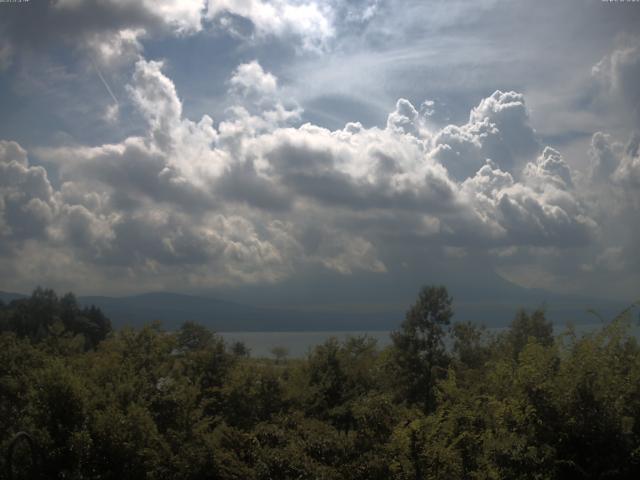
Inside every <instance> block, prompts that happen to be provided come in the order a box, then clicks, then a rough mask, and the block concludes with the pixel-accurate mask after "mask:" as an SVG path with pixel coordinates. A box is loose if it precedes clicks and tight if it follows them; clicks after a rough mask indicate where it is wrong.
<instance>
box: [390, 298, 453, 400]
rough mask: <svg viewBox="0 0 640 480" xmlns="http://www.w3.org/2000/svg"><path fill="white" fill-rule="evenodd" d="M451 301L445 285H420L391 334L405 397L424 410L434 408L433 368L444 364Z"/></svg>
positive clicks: (398, 373)
mask: <svg viewBox="0 0 640 480" xmlns="http://www.w3.org/2000/svg"><path fill="white" fill-rule="evenodd" d="M452 302H453V299H452V298H451V297H450V296H449V294H448V292H447V289H446V288H445V287H443V286H427V287H423V288H422V290H421V291H420V294H419V295H418V299H417V301H416V303H415V304H414V305H413V306H412V307H411V308H410V309H409V311H408V312H407V315H406V318H405V320H404V322H402V325H401V328H402V329H401V330H400V331H397V332H393V333H392V334H391V339H392V341H393V347H394V348H393V357H394V367H395V369H396V373H397V378H398V381H399V383H400V387H401V389H402V390H403V391H404V392H403V393H404V394H405V398H406V400H407V401H408V402H409V403H410V404H419V405H421V406H422V407H423V408H424V410H425V411H427V412H429V411H432V410H433V409H434V407H435V391H434V387H435V381H436V371H437V369H438V368H444V367H445V366H446V364H447V354H446V351H445V348H444V342H443V338H444V335H445V331H444V327H445V326H447V325H449V322H450V320H451V317H452V316H453V310H452V308H451V304H452Z"/></svg>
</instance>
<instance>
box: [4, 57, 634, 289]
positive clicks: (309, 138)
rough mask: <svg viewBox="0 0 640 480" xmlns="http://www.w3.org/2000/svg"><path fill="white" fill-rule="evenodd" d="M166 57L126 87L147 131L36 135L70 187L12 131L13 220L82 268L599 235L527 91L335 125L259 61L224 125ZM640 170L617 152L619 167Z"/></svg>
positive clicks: (236, 89) (243, 263) (9, 215)
mask: <svg viewBox="0 0 640 480" xmlns="http://www.w3.org/2000/svg"><path fill="white" fill-rule="evenodd" d="M163 68H164V64H163V63H162V62H158V61H147V60H145V59H140V60H138V61H137V62H136V65H135V68H134V71H133V74H132V77H131V81H130V83H129V85H128V87H127V91H128V93H129V96H130V98H131V99H132V102H133V105H135V107H136V109H137V110H138V113H139V114H140V116H141V118H142V119H144V121H145V122H146V125H147V127H146V133H145V134H144V135H142V136H132V137H128V138H125V139H123V140H122V141H120V142H116V143H112V144H103V145H98V146H77V145H76V146H72V145H68V146H62V147H55V148H40V149H38V150H37V153H38V156H39V157H40V158H42V159H44V160H46V161H47V162H51V163H53V164H55V165H56V166H57V175H58V176H59V179H60V187H59V188H58V189H57V190H56V189H54V188H53V187H52V186H51V184H50V183H49V182H48V180H47V175H46V170H45V169H44V168H43V167H39V166H38V167H34V166H29V162H28V159H27V154H26V152H25V151H24V150H23V149H22V148H21V147H20V146H19V145H17V144H16V143H15V142H3V143H2V144H1V145H2V147H1V148H0V153H2V158H3V159H4V160H3V163H2V164H1V165H3V166H4V165H11V166H12V167H11V168H13V169H14V170H15V172H18V173H12V175H18V177H17V178H19V179H20V180H19V181H18V182H15V181H14V182H11V186H4V187H3V188H4V189H3V197H2V198H3V217H2V218H3V222H4V223H3V231H4V232H6V233H5V235H13V236H14V237H15V238H18V237H20V238H21V239H25V238H29V239H31V240H33V241H37V242H40V244H41V245H42V248H43V249H45V250H46V249H50V250H51V251H52V253H51V256H52V258H53V257H56V258H64V259H65V262H77V263H78V266H77V268H76V271H86V270H87V269H89V268H92V269H94V270H97V271H99V272H101V273H100V275H103V276H104V277H105V278H106V277H109V276H111V275H121V276H122V277H123V278H131V279H135V282H137V283H136V284H137V285H138V286H139V287H140V286H141V285H150V284H154V282H156V281H159V279H163V280H162V281H163V282H169V283H171V282H172V281H178V280H176V279H179V282H181V284H182V285H191V286H196V287H199V288H202V287H206V286H213V285H221V284H235V285H237V284H247V283H249V284H251V283H260V282H277V281H281V280H282V279H285V278H288V277H291V276H295V275H297V274H298V273H299V272H301V271H305V270H306V269H308V268H320V269H325V270H329V271H333V272H336V273H337V274H339V275H347V276H348V275H354V274H356V273H358V272H369V273H370V274H377V275H386V274H389V272H390V271H393V270H394V269H396V268H398V267H397V266H395V262H397V261H398V256H399V255H400V257H401V258H402V261H405V262H406V259H410V258H414V259H415V258H420V256H422V255H425V253H424V252H425V248H426V246H429V248H430V249H436V250H434V252H435V251H441V252H442V254H443V255H447V258H449V257H451V252H454V253H455V255H456V258H461V257H464V256H465V255H466V253H465V252H466V251H467V249H474V250H475V251H478V250H480V251H484V252H486V254H487V255H490V252H491V251H492V250H493V249H503V250H504V249H508V248H518V249H522V248H545V249H556V250H559V251H562V250H565V249H568V248H572V247H576V246H579V247H582V246H585V245H589V244H590V243H592V242H593V239H594V238H596V237H597V236H598V230H599V227H598V223H597V221H596V220H594V218H592V212H591V211H589V209H588V204H587V203H585V201H583V199H582V196H581V194H580V191H579V190H578V189H577V188H576V184H575V181H574V176H575V175H574V173H573V172H572V171H571V169H570V168H569V166H568V165H567V163H566V162H565V161H564V159H563V157H562V155H561V154H560V152H558V151H557V150H555V149H552V148H549V147H547V148H544V149H538V150H537V151H536V150H535V147H536V146H537V145H538V140H537V138H536V136H535V131H534V130H533V129H532V128H531V126H530V124H529V117H528V112H527V110H526V107H525V103H524V98H523V97H522V95H520V94H517V93H515V92H506V93H504V92H496V93H494V94H493V95H491V96H490V97H488V98H487V99H484V100H482V101H481V102H480V103H479V104H478V105H477V106H476V107H475V108H473V109H472V111H471V114H470V116H469V120H468V122H467V123H464V124H462V125H448V126H445V127H443V128H441V129H437V128H435V127H433V126H431V125H429V124H428V121H426V117H425V116H424V115H422V114H421V113H419V112H418V110H417V109H416V108H415V107H414V106H413V105H412V104H411V103H410V102H409V101H407V100H404V99H401V100H399V101H398V102H397V104H396V108H395V110H394V111H393V112H391V113H390V114H389V117H388V121H387V124H386V126H385V127H384V128H379V127H370V128H365V127H363V126H362V125H361V124H359V123H348V124H347V125H345V126H344V128H341V129H336V130H329V129H326V128H321V127H319V126H316V125H313V124H309V123H305V124H302V125H299V124H298V125H296V122H298V119H299V107H297V106H295V107H293V108H291V109H290V108H289V107H285V106H284V105H283V103H282V102H283V100H282V99H283V97H284V95H283V93H282V91H281V90H280V87H279V84H278V81H277V79H276V78H275V76H273V74H271V73H270V72H267V71H265V70H264V69H263V68H262V66H261V65H260V64H259V63H258V62H256V61H252V62H249V63H246V64H241V65H239V66H238V67H237V68H236V69H235V70H234V71H233V73H232V74H231V77H230V79H229V81H228V83H227V85H228V87H229V93H230V95H231V96H232V98H235V100H236V102H237V105H235V106H233V107H231V108H229V109H228V110H227V113H226V116H225V118H223V119H222V120H221V121H220V122H219V123H218V124H217V126H215V125H214V122H213V120H212V119H211V118H210V117H209V116H207V115H204V116H203V117H202V118H201V119H200V120H199V121H197V122H196V121H193V120H190V119H189V118H186V117H185V114H184V111H183V107H182V101H181V100H180V97H179V95H178V91H177V89H176V86H175V84H174V83H173V81H172V80H171V79H170V78H169V77H167V76H166V74H165V73H164V71H163ZM596 143H597V142H596ZM603 148H604V147H603ZM540 150H541V151H540ZM454 153H455V154H454ZM594 155H595V153H594ZM622 165H624V166H625V167H622ZM634 168H635V163H633V161H630V160H623V159H619V160H616V167H615V168H614V169H613V170H612V171H611V173H610V175H609V176H610V179H611V180H610V181H618V180H617V179H618V177H620V176H621V175H622V173H616V172H623V171H624V172H626V171H627V170H629V171H631V170H633V169H634ZM625 169H626V170H625ZM634 171H635V170H634ZM626 177H628V178H630V179H632V178H635V177H633V176H632V175H626ZM3 178H4V177H3ZM29 178H31V180H28V179H29ZM16 185H18V186H20V190H21V191H23V192H27V193H20V195H18V194H17V193H16V192H17V189H16ZM27 186H28V187H27ZM18 211H19V212H21V216H20V217H19V216H17V215H16V214H15V212H18ZM18 218H19V219H20V220H18ZM22 248H26V247H22ZM398 252H402V253H400V254H399V253H398ZM434 254H435V253H431V254H429V255H434ZM5 261H6V260H5ZM16 268H17V267H16ZM172 279H173V280H172ZM132 281H133V280H132Z"/></svg>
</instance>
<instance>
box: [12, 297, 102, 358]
mask: <svg viewBox="0 0 640 480" xmlns="http://www.w3.org/2000/svg"><path fill="white" fill-rule="evenodd" d="M2 331H5V332H6V331H10V332H14V333H16V334H17V335H18V336H19V337H23V338H29V339H30V340H31V341H41V340H45V339H48V338H50V337H54V338H60V337H67V338H73V337H78V338H77V339H76V343H77V344H80V345H81V346H82V348H83V349H90V348H95V346H96V345H98V343H100V342H101V341H102V340H104V339H105V338H106V337H107V336H108V335H109V333H110V332H111V321H110V320H109V319H108V318H107V317H106V316H105V315H104V314H103V313H102V311H101V310H100V309H99V308H97V307H95V306H93V305H91V306H89V307H83V308H80V306H79V305H78V302H77V300H76V297H75V296H74V295H73V294H72V293H67V294H65V295H63V296H62V297H60V298H59V297H58V296H57V295H56V293H55V292H54V291H53V290H51V289H43V288H40V287H38V288H36V289H35V290H34V291H33V293H32V294H31V297H29V298H25V299H20V300H14V301H12V302H11V303H9V305H4V304H2V305H0V332H2ZM51 345H52V348H56V347H57V346H58V343H57V342H55V341H53V342H51ZM60 347H61V348H64V346H60Z"/></svg>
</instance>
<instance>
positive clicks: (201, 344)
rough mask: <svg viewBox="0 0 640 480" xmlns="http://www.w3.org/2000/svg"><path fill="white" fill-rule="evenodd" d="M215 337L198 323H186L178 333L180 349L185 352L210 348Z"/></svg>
mask: <svg viewBox="0 0 640 480" xmlns="http://www.w3.org/2000/svg"><path fill="white" fill-rule="evenodd" d="M214 340H215V335H214V334H213V332H211V330H209V329H208V328H207V327H205V326H204V325H200V324H199V323H196V322H191V321H188V322H184V323H183V324H182V326H181V327H180V331H179V333H178V347H179V348H181V349H183V350H185V351H193V350H203V349H205V348H207V347H210V346H211V345H212V344H213V343H214Z"/></svg>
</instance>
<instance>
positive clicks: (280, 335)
mask: <svg viewBox="0 0 640 480" xmlns="http://www.w3.org/2000/svg"><path fill="white" fill-rule="evenodd" d="M600 327H602V324H584V325H576V326H575V330H576V332H577V333H579V334H580V333H587V332H590V331H593V330H595V329H597V328H600ZM564 328H565V327H564V326H556V328H555V333H556V334H559V333H562V331H564ZM487 330H488V331H489V332H494V333H496V332H499V331H501V330H504V328H489V329H487ZM631 330H632V333H633V335H635V337H636V338H640V326H639V325H638V324H637V323H634V324H633V325H632V329H631ZM390 333H391V332H390V331H368V332H367V331H360V332H358V331H355V332H344V331H343V332H339V331H327V332H221V333H220V335H222V337H223V338H224V339H225V340H226V341H227V342H235V341H242V342H244V343H245V345H246V346H247V347H249V348H250V349H251V356H252V357H271V356H272V355H271V349H272V348H274V347H284V348H286V349H287V350H288V351H289V356H290V357H304V356H305V355H306V354H307V353H308V352H309V351H310V349H312V348H313V347H315V346H316V345H320V344H321V343H324V342H325V341H326V340H327V339H328V338H330V337H336V338H337V339H338V340H344V339H346V338H348V337H357V336H362V335H368V336H369V337H372V338H374V339H375V340H376V341H377V342H378V347H379V348H383V347H386V346H387V345H389V344H390V343H391V338H390V337H389V334H390Z"/></svg>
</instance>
